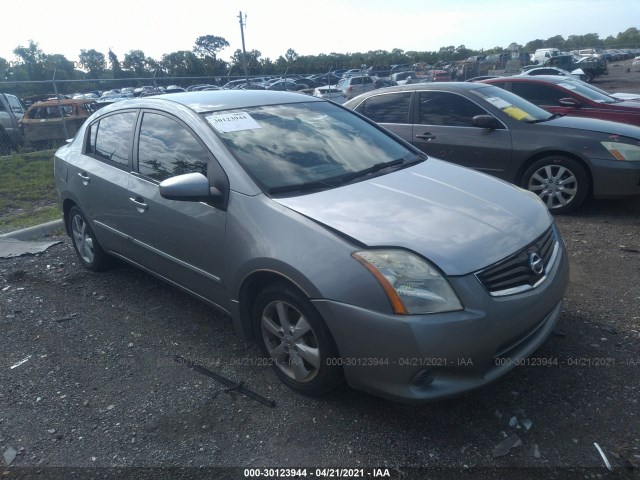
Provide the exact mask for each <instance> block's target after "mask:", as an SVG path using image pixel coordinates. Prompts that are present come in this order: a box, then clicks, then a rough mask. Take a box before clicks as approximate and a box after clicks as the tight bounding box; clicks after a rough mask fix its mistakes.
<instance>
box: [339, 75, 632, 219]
mask: <svg viewBox="0 0 640 480" xmlns="http://www.w3.org/2000/svg"><path fill="white" fill-rule="evenodd" d="M487 84H489V85H487ZM498 87H502V88H498ZM538 105H539V106H538ZM345 107H347V108H350V109H353V110H355V111H356V112H358V113H360V114H362V115H364V116H365V117H367V118H369V119H371V120H372V121H374V122H376V123H378V124H380V125H382V126H383V127H385V128H387V129H389V130H391V131H392V132H394V133H395V134H397V135H398V136H400V137H402V138H403V139H404V140H406V141H407V142H409V143H411V144H412V145H414V146H416V147H418V148H420V149H421V150H422V151H424V152H425V153H427V154H430V155H433V156H435V157H437V158H442V159H444V160H449V161H451V162H454V163H457V164H460V165H464V166H467V167H471V168H474V169H477V170H481V171H484V172H486V173H489V174H492V175H494V176H497V177H499V178H502V179H505V180H507V181H509V182H511V183H514V184H516V185H519V186H521V187H523V188H525V189H527V190H529V191H531V192H533V193H535V194H536V195H538V197H539V198H540V199H541V200H542V201H543V202H544V203H545V204H546V205H547V207H548V208H549V210H550V211H552V212H554V213H566V212H570V211H572V210H575V209H576V208H577V207H579V206H580V204H581V203H582V202H583V201H584V200H585V198H587V196H589V195H590V196H592V197H593V198H615V197H624V196H629V195H640V102H637V101H622V100H617V99H614V98H612V97H609V96H607V95H605V94H604V93H601V92H599V91H597V90H595V89H592V88H591V86H590V85H589V84H587V83H584V82H581V81H580V80H577V79H573V78H571V77H535V76H534V77H529V76H514V77H505V78H493V79H487V80H481V81H480V82H461V83H457V82H456V83H450V84H435V83H425V84H415V85H407V86H403V87H395V88H386V89H383V90H380V91H375V92H369V93H366V94H364V95H360V96H358V97H356V98H354V99H352V100H350V101H348V102H346V103H345ZM540 107H543V108H544V109H543V108H540ZM550 112H551V113H550ZM606 120H616V121H615V122H613V121H606Z"/></svg>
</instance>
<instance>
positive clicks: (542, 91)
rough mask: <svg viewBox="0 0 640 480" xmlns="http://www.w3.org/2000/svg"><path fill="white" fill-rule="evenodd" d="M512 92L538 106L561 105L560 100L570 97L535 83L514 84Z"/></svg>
mask: <svg viewBox="0 0 640 480" xmlns="http://www.w3.org/2000/svg"><path fill="white" fill-rule="evenodd" d="M511 90H512V91H513V93H515V94H516V95H518V96H520V97H522V98H524V99H526V100H529V101H530V102H531V103H534V104H536V105H559V104H560V99H561V98H564V97H567V96H568V95H565V94H563V93H562V91H560V90H556V89H555V88H553V87H547V86H546V85H540V84H535V83H524V82H522V83H520V82H513V84H512V85H511Z"/></svg>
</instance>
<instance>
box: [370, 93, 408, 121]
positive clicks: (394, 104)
mask: <svg viewBox="0 0 640 480" xmlns="http://www.w3.org/2000/svg"><path fill="white" fill-rule="evenodd" d="M410 104H411V92H406V93H389V94H386V95H376V96H375V97H370V98H368V99H367V100H366V101H365V102H364V104H363V105H364V108H363V109H362V111H360V113H362V114H363V115H364V116H365V117H368V118H370V119H371V120H373V121H374V122H376V123H410V122H409V105H410Z"/></svg>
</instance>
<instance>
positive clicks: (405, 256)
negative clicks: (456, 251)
mask: <svg viewBox="0 0 640 480" xmlns="http://www.w3.org/2000/svg"><path fill="white" fill-rule="evenodd" d="M352 256H353V258H355V259H356V260H357V261H359V262H360V263H361V264H362V265H364V267H365V268H366V269H367V270H369V271H370V272H371V273H372V274H373V276H374V277H376V279H377V280H378V282H380V285H381V286H382V288H383V289H384V291H385V293H386V294H387V297H388V298H389V301H390V302H391V306H392V307H393V311H394V313H397V314H404V315H406V314H418V313H436V312H451V311H455V310H462V304H461V303H460V300H459V299H458V296H457V295H456V294H455V292H454V291H453V289H452V288H451V285H449V282H447V280H446V279H445V278H444V277H443V276H442V275H441V274H440V272H439V271H438V270H437V269H436V268H435V267H434V266H433V265H431V264H430V263H429V262H427V261H425V260H423V259H422V258H420V257H418V256H417V255H414V254H412V253H410V252H407V251H404V250H366V251H360V252H355V253H353V254H352Z"/></svg>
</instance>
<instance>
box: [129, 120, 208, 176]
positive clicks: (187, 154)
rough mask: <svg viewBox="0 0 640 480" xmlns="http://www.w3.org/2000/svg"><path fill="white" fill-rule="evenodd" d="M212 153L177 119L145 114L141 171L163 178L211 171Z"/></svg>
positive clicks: (140, 160) (140, 155)
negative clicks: (210, 159) (210, 158)
mask: <svg viewBox="0 0 640 480" xmlns="http://www.w3.org/2000/svg"><path fill="white" fill-rule="evenodd" d="M208 159H209V154H208V153H207V151H206V150H205V149H204V148H203V147H202V145H200V142H198V140H196V138H195V137H194V136H193V135H192V134H191V132H189V131H188V130H187V129H186V128H185V127H183V126H182V125H181V124H179V123H178V122H177V121H175V120H173V119H171V118H169V117H165V116H164V115H159V114H156V113H145V114H144V117H142V128H141V129H140V140H139V142H138V171H139V172H140V173H141V174H142V175H145V176H147V177H150V178H153V179H154V180H157V181H159V182H161V181H162V180H164V179H165V178H169V177H173V176H176V175H182V174H184V173H193V172H200V173H202V174H203V175H207V163H208Z"/></svg>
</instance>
